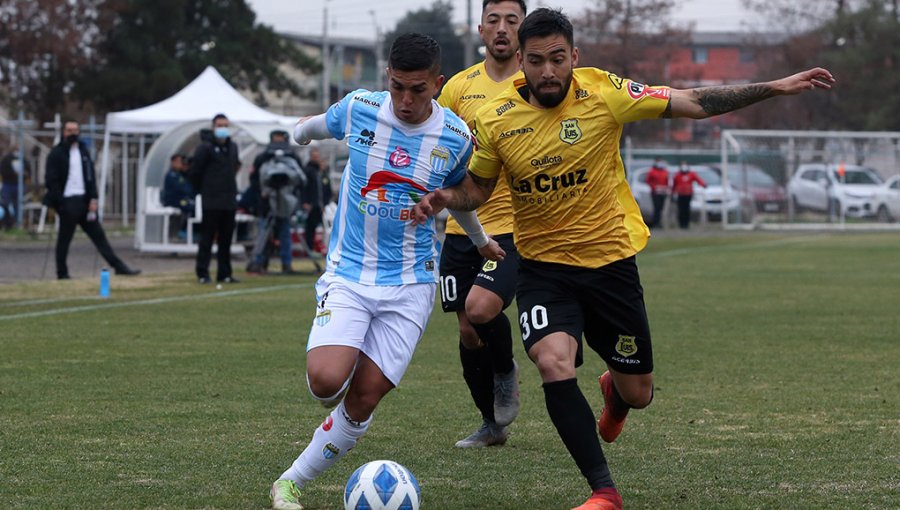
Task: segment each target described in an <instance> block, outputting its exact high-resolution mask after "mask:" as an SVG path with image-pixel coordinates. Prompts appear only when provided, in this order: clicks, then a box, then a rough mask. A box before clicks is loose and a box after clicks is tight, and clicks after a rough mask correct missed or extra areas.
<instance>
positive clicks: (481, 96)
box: [459, 94, 487, 101]
mask: <svg viewBox="0 0 900 510" xmlns="http://www.w3.org/2000/svg"><path fill="white" fill-rule="evenodd" d="M472 99H487V96H486V95H484V94H468V95H465V96H459V100H460V101H471V100H472Z"/></svg>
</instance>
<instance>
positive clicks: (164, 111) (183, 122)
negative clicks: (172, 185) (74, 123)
mask: <svg viewBox="0 0 900 510" xmlns="http://www.w3.org/2000/svg"><path fill="white" fill-rule="evenodd" d="M217 113H224V114H225V115H226V116H228V119H229V120H230V121H231V124H232V127H233V128H235V129H236V130H239V131H242V132H243V134H245V135H249V136H242V137H235V138H236V139H235V141H236V142H238V144H239V146H240V145H241V142H240V140H239V139H243V140H244V141H249V142H251V144H253V145H256V144H265V143H267V142H268V133H269V131H270V130H272V129H286V130H288V131H290V129H289V126H291V125H293V124H294V123H295V122H296V121H297V118H296V117H288V116H283V115H277V114H274V113H271V112H268V111H266V110H264V109H262V108H260V107H258V106H256V105H255V104H253V103H252V102H251V101H250V100H248V99H247V98H245V97H244V96H242V95H241V94H240V93H239V92H238V91H237V90H235V89H234V88H233V87H232V86H231V85H230V84H229V83H228V82H227V81H226V80H225V78H223V77H222V75H221V74H219V72H218V71H216V69H215V68H214V67H212V66H209V67H207V68H206V69H205V70H204V71H203V72H202V73H201V74H200V75H199V76H197V78H195V79H194V81H192V82H191V83H189V84H188V85H187V86H185V87H184V88H183V89H181V90H180V91H178V92H177V93H176V94H175V95H173V96H171V97H169V98H167V99H164V100H162V101H160V102H158V103H156V104H152V105H150V106H145V107H143V108H138V109H135V110H128V111H122V112H113V113H109V114H107V116H106V130H105V131H106V132H105V134H104V140H103V155H102V162H101V168H100V186H99V192H100V206H101V210H102V208H103V203H104V198H105V190H106V183H107V178H108V175H109V169H110V166H111V165H110V164H111V162H110V156H109V147H110V143H111V136H112V135H113V133H116V134H121V135H123V137H124V141H123V145H125V147H124V148H123V150H122V168H128V150H127V144H128V135H129V134H135V135H162V136H160V137H159V138H158V139H157V141H156V142H155V143H154V146H153V147H151V149H150V152H149V153H148V154H147V156H148V157H147V158H144V155H143V145H141V150H140V159H141V161H140V162H139V164H138V177H137V181H138V182H137V183H136V184H137V193H136V197H137V202H138V204H137V205H138V207H137V227H138V228H137V229H136V230H135V239H136V244H137V246H138V248H141V247H142V246H143V245H145V244H146V243H145V242H144V241H145V238H144V236H145V234H146V233H145V232H144V230H145V229H144V226H145V225H144V217H143V216H144V214H143V212H144V210H145V208H146V204H144V201H145V199H146V197H145V189H146V188H147V186H156V187H159V186H162V182H163V177H164V174H165V170H166V165H167V164H168V156H169V155H170V154H172V153H174V149H178V148H179V147H180V146H181V145H182V144H183V143H184V142H185V141H186V140H187V139H188V138H189V137H190V136H191V135H196V133H197V131H198V130H199V128H200V127H208V126H209V125H210V122H211V121H212V118H213V117H214V116H215V115H216V114H217ZM204 122H205V123H206V124H205V125H204V124H203V123H204ZM187 125H190V129H185V128H187V127H188V126H187ZM179 128H181V129H179ZM164 141H165V142H166V143H163V142H164ZM160 145H167V147H165V148H163V147H160ZM169 149H172V152H166V151H167V150H169ZM241 149H242V150H241V152H242V153H244V152H246V150H245V149H247V147H241ZM160 151H163V152H165V153H164V154H161V153H160ZM153 153H156V155H155V156H156V157H154V158H150V157H149V156H150V155H151V154H153ZM151 163H152V164H153V166H154V168H153V169H151V170H150V171H148V166H149V165H150V164H151ZM160 164H162V169H160V168H157V167H158V166H159V165H160ZM148 181H149V182H148ZM129 187H130V186H129V183H128V172H124V171H123V172H122V194H123V197H128V196H129V194H128V190H129ZM122 209H123V211H125V212H126V216H125V217H124V222H126V223H127V211H128V204H127V201H126V202H125V203H124V204H123V208H122ZM162 235H163V236H165V234H162Z"/></svg>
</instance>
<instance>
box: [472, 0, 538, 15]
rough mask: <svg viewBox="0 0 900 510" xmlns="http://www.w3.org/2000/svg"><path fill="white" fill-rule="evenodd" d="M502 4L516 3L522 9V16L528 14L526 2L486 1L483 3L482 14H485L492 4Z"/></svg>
mask: <svg viewBox="0 0 900 510" xmlns="http://www.w3.org/2000/svg"><path fill="white" fill-rule="evenodd" d="M502 2H515V3H517V4H519V7H521V8H522V14H528V7H526V6H525V0H484V1H483V2H481V12H484V10H485V9H487V6H488V5H490V4H499V3H502Z"/></svg>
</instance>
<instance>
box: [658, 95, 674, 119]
mask: <svg viewBox="0 0 900 510" xmlns="http://www.w3.org/2000/svg"><path fill="white" fill-rule="evenodd" d="M659 117H660V118H662V119H671V118H672V100H671V99H669V102H668V104H666V109H665V111H663V112H662V115H660V116H659Z"/></svg>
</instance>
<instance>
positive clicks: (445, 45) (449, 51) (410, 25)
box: [384, 0, 465, 77]
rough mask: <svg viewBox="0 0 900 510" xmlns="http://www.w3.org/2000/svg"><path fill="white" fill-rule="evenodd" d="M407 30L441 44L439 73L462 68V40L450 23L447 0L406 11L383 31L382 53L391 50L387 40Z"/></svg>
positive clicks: (451, 15)
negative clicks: (388, 29)
mask: <svg viewBox="0 0 900 510" xmlns="http://www.w3.org/2000/svg"><path fill="white" fill-rule="evenodd" d="M407 32H419V33H422V34H428V35H429V36H431V37H433V38H434V40H435V41H437V42H438V44H440V45H441V56H442V61H441V73H442V74H443V75H444V76H447V77H450V76H453V75H454V74H456V73H458V72H459V71H462V70H463V63H464V62H465V58H464V51H465V49H464V42H463V39H462V37H460V36H459V35H457V34H456V32H455V30H454V27H453V4H451V3H450V2H449V1H447V0H435V2H434V3H433V4H431V7H425V8H422V9H418V10H415V11H409V12H407V13H406V15H405V16H404V17H403V18H402V19H401V20H400V21H398V22H397V26H396V27H395V28H394V29H393V30H391V31H390V32H388V33H387V34H385V37H384V55H385V58H386V59H387V58H388V57H389V56H390V53H391V44H392V43H393V42H394V39H396V38H397V36H399V35H402V34H405V33H407Z"/></svg>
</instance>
